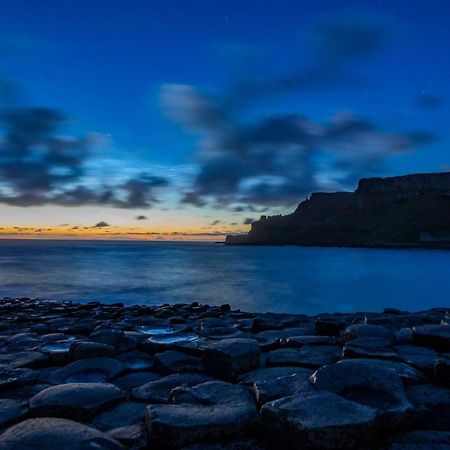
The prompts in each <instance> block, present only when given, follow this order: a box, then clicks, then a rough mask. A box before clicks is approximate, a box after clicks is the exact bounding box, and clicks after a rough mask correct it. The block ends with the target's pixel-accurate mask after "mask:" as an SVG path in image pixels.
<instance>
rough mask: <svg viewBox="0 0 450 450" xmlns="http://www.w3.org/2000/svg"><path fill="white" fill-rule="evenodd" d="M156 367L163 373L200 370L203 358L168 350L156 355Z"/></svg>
mask: <svg viewBox="0 0 450 450" xmlns="http://www.w3.org/2000/svg"><path fill="white" fill-rule="evenodd" d="M155 367H156V368H157V369H158V370H160V371H161V372H163V373H166V374H171V373H177V372H191V373H192V372H200V371H201V358H200V357H197V356H192V355H188V354H186V353H183V352H176V351H171V350H168V351H166V352H163V353H157V354H156V355H155Z"/></svg>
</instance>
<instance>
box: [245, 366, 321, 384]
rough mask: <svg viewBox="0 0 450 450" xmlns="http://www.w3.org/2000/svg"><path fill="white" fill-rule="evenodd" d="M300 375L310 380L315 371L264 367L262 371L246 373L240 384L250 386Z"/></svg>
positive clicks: (299, 368) (294, 367)
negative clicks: (294, 374) (287, 376)
mask: <svg viewBox="0 0 450 450" xmlns="http://www.w3.org/2000/svg"><path fill="white" fill-rule="evenodd" d="M293 373H298V374H300V375H302V376H304V377H305V379H308V378H309V377H310V376H311V375H312V373H313V371H312V370H311V369H304V368H301V367H297V366H278V367H264V368H262V369H256V370H252V371H250V372H247V373H244V374H242V375H240V376H239V377H238V382H239V383H241V384H245V385H248V386H252V385H253V384H254V383H257V382H260V381H270V380H274V379H276V378H279V377H283V376H286V375H292V374H293Z"/></svg>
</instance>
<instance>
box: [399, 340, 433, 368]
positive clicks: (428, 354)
mask: <svg viewBox="0 0 450 450" xmlns="http://www.w3.org/2000/svg"><path fill="white" fill-rule="evenodd" d="M394 349H395V351H396V352H397V354H398V356H399V358H400V360H401V361H403V362H404V363H406V364H409V365H410V366H412V367H415V368H417V369H420V370H422V371H425V372H428V373H429V374H430V375H431V374H432V373H433V371H434V365H435V364H436V363H437V361H438V359H439V355H438V354H437V353H436V352H435V351H434V350H432V349H430V348H425V347H418V346H417V345H396V346H395V347H394Z"/></svg>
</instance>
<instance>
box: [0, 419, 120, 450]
mask: <svg viewBox="0 0 450 450" xmlns="http://www.w3.org/2000/svg"><path fill="white" fill-rule="evenodd" d="M123 448H124V447H123V446H122V445H121V444H120V443H119V442H117V441H116V440H114V439H112V438H110V437H109V436H107V435H106V434H104V433H102V432H101V431H99V430H96V429H95V428H91V427H89V426H86V425H83V424H81V423H78V422H74V421H72V420H67V419H55V418H48V417H46V418H37V419H28V420H25V421H24V422H21V423H19V424H17V425H14V426H13V427H11V428H9V429H8V430H7V431H5V432H4V433H3V434H2V435H1V436H0V450H36V449H45V450H88V449H92V450H122V449H123Z"/></svg>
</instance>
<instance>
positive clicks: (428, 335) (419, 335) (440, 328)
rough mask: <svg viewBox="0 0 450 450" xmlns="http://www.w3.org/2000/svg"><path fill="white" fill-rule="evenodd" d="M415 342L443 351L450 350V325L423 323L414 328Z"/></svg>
mask: <svg viewBox="0 0 450 450" xmlns="http://www.w3.org/2000/svg"><path fill="white" fill-rule="evenodd" d="M413 333H414V342H416V343H417V345H423V346H424V347H431V348H434V349H435V350H438V351H442V352H450V325H448V324H442V325H422V326H418V327H414V328H413Z"/></svg>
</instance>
